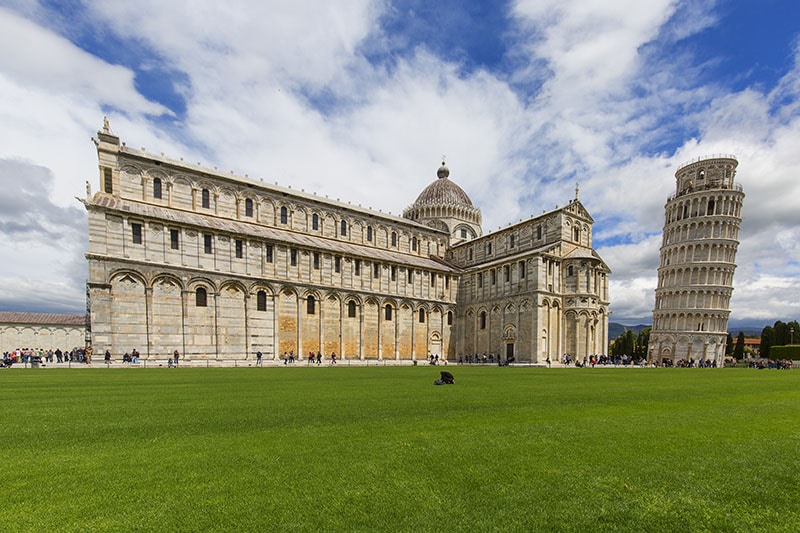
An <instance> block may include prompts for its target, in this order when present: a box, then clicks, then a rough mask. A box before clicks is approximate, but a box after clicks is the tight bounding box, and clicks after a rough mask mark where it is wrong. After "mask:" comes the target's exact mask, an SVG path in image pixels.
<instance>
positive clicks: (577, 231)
mask: <svg viewBox="0 0 800 533" xmlns="http://www.w3.org/2000/svg"><path fill="white" fill-rule="evenodd" d="M573 231H574V232H575V240H576V241H578V242H580V240H581V228H575V229H574V230H573Z"/></svg>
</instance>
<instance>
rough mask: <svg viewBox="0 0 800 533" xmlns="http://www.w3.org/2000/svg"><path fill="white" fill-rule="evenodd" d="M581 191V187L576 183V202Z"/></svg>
mask: <svg viewBox="0 0 800 533" xmlns="http://www.w3.org/2000/svg"><path fill="white" fill-rule="evenodd" d="M579 190H580V186H579V185H578V183H575V201H576V202H577V201H578V191H579Z"/></svg>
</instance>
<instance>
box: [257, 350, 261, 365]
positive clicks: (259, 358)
mask: <svg viewBox="0 0 800 533" xmlns="http://www.w3.org/2000/svg"><path fill="white" fill-rule="evenodd" d="M256 366H261V352H260V351H258V352H256Z"/></svg>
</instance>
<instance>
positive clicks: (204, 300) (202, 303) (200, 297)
mask: <svg viewBox="0 0 800 533" xmlns="http://www.w3.org/2000/svg"><path fill="white" fill-rule="evenodd" d="M194 304H195V306H196V307H206V306H207V305H208V293H207V292H206V290H205V289H204V288H203V287H198V288H197V290H196V291H195V293H194Z"/></svg>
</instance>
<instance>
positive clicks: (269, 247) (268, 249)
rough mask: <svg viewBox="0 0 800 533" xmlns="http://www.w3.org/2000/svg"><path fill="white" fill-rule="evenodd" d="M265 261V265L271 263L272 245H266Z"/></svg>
mask: <svg viewBox="0 0 800 533" xmlns="http://www.w3.org/2000/svg"><path fill="white" fill-rule="evenodd" d="M265 260H266V262H267V263H272V245H271V244H268V245H267V246H266V259H265Z"/></svg>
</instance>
